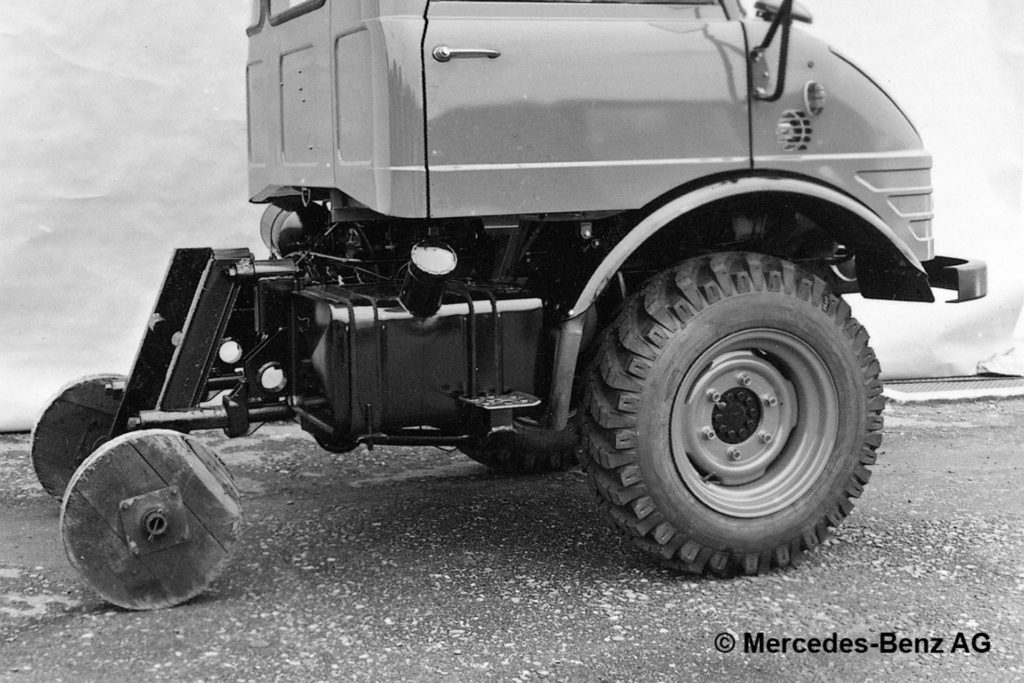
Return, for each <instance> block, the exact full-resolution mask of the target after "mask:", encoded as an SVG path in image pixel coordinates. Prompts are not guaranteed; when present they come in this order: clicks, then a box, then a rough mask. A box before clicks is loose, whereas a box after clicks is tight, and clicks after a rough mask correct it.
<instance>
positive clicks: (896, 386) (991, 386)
mask: <svg viewBox="0 0 1024 683" xmlns="http://www.w3.org/2000/svg"><path fill="white" fill-rule="evenodd" d="M1012 396H1024V377H1001V376H1000V377H979V376H968V377H941V378H930V379H901V380H893V381H890V382H886V383H885V397H886V398H888V399H889V400H891V401H895V402H896V403H921V402H925V401H958V400H964V399H978V398H1008V397H1012Z"/></svg>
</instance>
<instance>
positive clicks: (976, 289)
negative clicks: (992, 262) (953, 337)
mask: <svg viewBox="0 0 1024 683" xmlns="http://www.w3.org/2000/svg"><path fill="white" fill-rule="evenodd" d="M921 265H923V266H924V269H925V272H926V273H928V282H929V284H930V285H931V286H932V287H938V288H939V289H951V290H953V291H954V292H956V294H957V297H956V298H955V299H952V300H950V301H948V302H947V303H951V304H958V303H963V302H964V301H973V300H974V299H980V298H982V297H983V296H985V295H986V294H987V293H988V266H986V265H985V262H984V261H978V260H974V259H961V258H953V257H951V256H936V257H935V258H934V259H932V260H931V261H925V262H924V263H922V264H921Z"/></svg>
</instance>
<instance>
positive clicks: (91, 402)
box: [32, 375, 125, 498]
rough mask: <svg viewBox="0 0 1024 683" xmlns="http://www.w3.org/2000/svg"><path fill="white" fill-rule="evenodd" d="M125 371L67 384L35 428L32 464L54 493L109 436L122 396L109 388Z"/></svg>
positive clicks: (61, 490)
mask: <svg viewBox="0 0 1024 683" xmlns="http://www.w3.org/2000/svg"><path fill="white" fill-rule="evenodd" d="M124 379H125V378H124V376H123V375H91V376H89V377H82V378H81V379H77V380H75V381H74V382H71V383H70V384H66V385H64V387H62V388H61V390H60V391H59V392H58V393H57V396H56V397H54V399H53V400H52V401H50V403H49V405H47V406H46V409H45V410H43V412H42V414H41V415H40V416H39V419H37V420H36V424H35V427H33V429H32V466H33V467H34V468H35V470H36V477H37V478H38V479H39V483H40V484H42V485H43V488H44V489H45V490H46V492H47V493H49V494H50V495H51V496H54V497H55V498H60V497H61V496H63V495H64V489H65V488H67V485H68V482H69V481H71V476H72V475H73V474H74V473H75V470H76V469H78V466H79V465H81V464H82V461H83V460H85V459H86V458H87V457H89V454H90V453H92V452H93V451H94V450H96V449H97V448H98V447H99V446H100V444H102V443H103V442H104V441H106V440H107V436H108V435H109V433H110V428H111V426H113V424H114V417H115V416H116V415H117V408H118V404H119V403H120V397H119V396H117V395H116V394H113V393H111V392H108V391H107V385H108V384H110V383H111V382H117V381H124Z"/></svg>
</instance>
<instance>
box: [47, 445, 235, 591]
mask: <svg viewBox="0 0 1024 683" xmlns="http://www.w3.org/2000/svg"><path fill="white" fill-rule="evenodd" d="M238 499H239V495H238V488H237V487H236V486H235V484H234V481H232V479H231V475H230V474H228V471H227V469H225V467H224V465H223V463H221V461H220V459H219V458H218V457H217V454H216V453H214V452H213V450H212V449H210V448H209V447H208V446H206V445H204V444H203V443H202V442H200V441H198V440H197V439H195V438H194V437H191V436H187V435H185V434H180V433H178V432H172V431H168V430H163V429H151V430H146V431H140V432H129V433H128V434H124V435H122V436H119V437H117V438H115V439H112V440H111V441H109V442H107V443H106V444H104V445H102V446H100V448H99V449H98V450H97V451H96V452H95V453H93V454H92V455H90V456H89V457H88V458H87V459H86V460H85V462H83V463H82V465H81V466H80V467H79V468H78V470H77V471H76V472H75V474H74V476H73V477H72V479H71V482H70V483H69V484H68V488H67V491H66V492H65V494H64V503H63V505H62V506H61V511H60V525H61V534H62V536H63V537H64V549H65V551H66V552H67V555H68V559H69V560H70V561H71V564H72V566H74V567H75V569H77V570H78V572H79V573H80V574H81V575H82V577H83V578H85V580H86V581H87V582H88V583H89V584H90V585H91V586H92V587H93V588H94V589H95V590H96V592H97V593H99V594H100V595H101V596H102V597H103V598H104V599H105V600H107V601H108V602H111V603H113V604H115V605H118V606H119V607H124V608H127V609H137V610H142V609H159V608H161V607H171V606H173V605H177V604H180V603H182V602H185V601H186V600H190V599H191V598H193V597H195V596H197V595H199V594H200V593H202V592H203V591H204V590H205V589H206V587H207V586H209V585H210V583H211V582H212V581H213V580H214V579H216V578H217V576H218V575H219V574H220V571H221V570H222V569H223V567H224V566H225V564H226V562H227V560H228V557H229V554H230V552H231V548H232V546H234V544H235V542H236V541H237V540H238V535H239V528H240V525H241V518H242V513H241V508H240V506H239V502H238Z"/></svg>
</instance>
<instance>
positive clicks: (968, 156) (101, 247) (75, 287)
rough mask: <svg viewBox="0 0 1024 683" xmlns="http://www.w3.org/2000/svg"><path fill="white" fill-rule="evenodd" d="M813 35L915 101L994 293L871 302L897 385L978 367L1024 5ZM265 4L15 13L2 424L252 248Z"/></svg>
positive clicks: (917, 3) (1015, 222)
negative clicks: (195, 269) (221, 251)
mask: <svg viewBox="0 0 1024 683" xmlns="http://www.w3.org/2000/svg"><path fill="white" fill-rule="evenodd" d="M804 4H805V5H806V6H807V7H808V8H809V9H810V10H811V11H812V12H813V13H814V15H815V25H814V27H813V30H816V31H817V32H818V33H820V34H822V35H824V36H826V37H828V38H829V39H830V40H832V41H833V42H834V44H836V46H837V47H840V48H842V49H843V50H844V51H845V52H846V53H848V54H850V55H852V56H854V57H855V58H856V59H857V60H858V62H859V63H860V64H861V65H862V66H863V67H865V69H866V70H867V71H868V72H869V73H871V74H872V75H873V76H874V77H875V78H877V79H878V80H879V81H880V82H881V83H882V84H883V85H884V86H885V87H886V88H887V89H888V90H890V92H891V93H893V94H894V95H895V96H896V99H897V100H898V101H900V102H901V104H902V105H903V106H904V107H905V108H906V109H907V110H908V111H909V113H910V114H911V116H912V118H913V119H914V121H915V123H916V124H917V125H918V127H919V129H920V130H921V132H922V134H923V136H924V138H925V142H926V144H927V145H928V148H929V149H930V151H931V152H932V153H933V154H934V156H935V173H934V182H935V197H936V211H937V217H936V221H935V234H936V243H937V247H938V253H940V254H948V255H956V256H960V255H965V256H974V257H979V258H984V259H986V260H988V262H989V266H990V292H991V295H990V296H989V297H988V298H987V299H985V300H983V301H981V302H978V303H974V304H967V305H962V306H954V305H946V304H934V305H924V304H891V303H882V304H880V303H877V302H860V301H854V302H853V304H854V307H855V311H856V313H857V315H858V316H859V317H860V318H861V319H862V321H863V322H864V323H865V324H866V326H867V327H868V330H869V331H870V332H871V333H872V337H873V340H874V345H875V348H876V350H877V351H878V354H879V357H880V358H881V360H882V364H883V368H884V370H885V372H886V374H887V376H889V377H898V376H902V377H908V376H919V377H920V376H945V375H952V374H971V373H973V372H974V370H975V367H976V364H977V362H978V361H980V360H983V359H986V358H989V357H991V356H993V355H995V354H998V353H1002V352H1005V351H1008V350H1009V349H1011V348H1012V347H1013V346H1014V327H1015V325H1016V323H1017V319H1018V315H1019V313H1020V308H1021V301H1022V298H1024V278H1021V277H1020V276H1019V275H1018V272H1019V266H1018V265H1017V260H1018V259H1019V258H1020V254H1021V241H1022V240H1021V213H1022V210H1021V198H1022V174H1021V165H1022V163H1021V161H1022V157H1024V134H1022V133H1024V32H1022V31H1021V30H1020V27H1022V26H1024V3H1020V2H1019V0H987V1H985V0H973V1H972V2H959V1H954V0H900V2H897V3H894V2H888V1H887V0H827V1H826V0H817V1H813V0H805V2H804ZM248 15H249V2H248V0H228V1H222V2H205V1H204V2H201V1H200V0H176V1H174V2H171V1H169V0H158V1H156V2H145V3H143V2H137V1H132V0H96V1H95V2H90V3H79V2H74V1H73V0H51V1H50V2H47V3H41V2H37V1H36V0H6V1H5V3H4V11H3V12H2V13H0V121H2V125H0V178H2V180H0V206H3V207H4V211H3V214H2V218H0V228H2V233H0V321H2V324H0V431H4V430H19V429H28V428H29V427H30V426H31V424H32V421H33V420H34V417H35V415H36V414H37V413H38V412H39V410H40V409H41V408H42V407H43V405H44V404H45V402H46V400H47V399H48V397H49V396H50V395H52V394H53V392H54V391H56V390H57V388H58V387H60V386H61V385H62V384H64V383H65V382H66V381H68V380H70V379H73V378H75V377H78V376H80V375H85V374H92V373H97V372H111V371H114V372H127V370H128V369H129V367H130V365H131V362H132V359H133V357H134V354H135V351H136V349H137V346H138V343H139V340H140V339H141V336H142V331H143V329H144V325H145V323H146V320H147V318H148V317H149V314H150V311H151V309H152V306H153V302H154V300H155V297H156V294H157V288H158V287H159V285H160V281H161V279H162V277H163V274H164V271H165V268H166V264H167V262H168V259H169V258H170V255H171V253H172V251H173V249H174V248H176V247H185V246H212V247H235V246H248V247H251V248H253V249H254V250H255V251H256V252H257V253H258V254H262V253H263V249H262V247H261V246H260V245H259V240H258V235H257V232H258V230H257V226H258V219H259V215H260V209H259V208H256V207H253V206H251V205H248V204H247V202H246V198H247V192H246V152H245V147H246V142H245V85H244V72H245V58H246V57H245V55H246V38H245V31H244V28H245V25H246V23H247V21H248Z"/></svg>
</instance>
